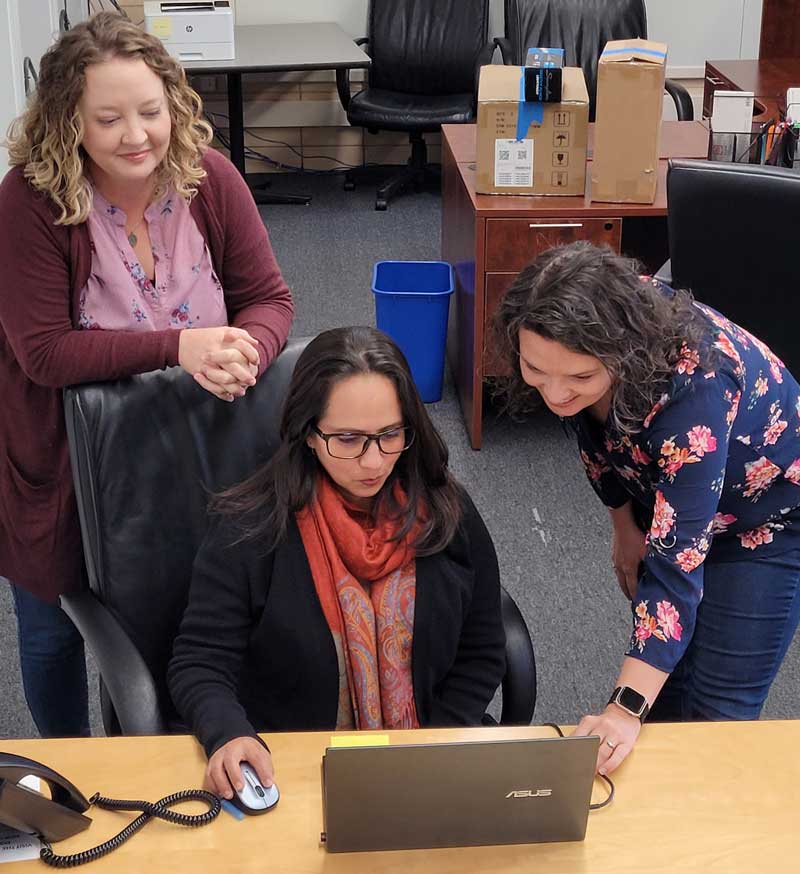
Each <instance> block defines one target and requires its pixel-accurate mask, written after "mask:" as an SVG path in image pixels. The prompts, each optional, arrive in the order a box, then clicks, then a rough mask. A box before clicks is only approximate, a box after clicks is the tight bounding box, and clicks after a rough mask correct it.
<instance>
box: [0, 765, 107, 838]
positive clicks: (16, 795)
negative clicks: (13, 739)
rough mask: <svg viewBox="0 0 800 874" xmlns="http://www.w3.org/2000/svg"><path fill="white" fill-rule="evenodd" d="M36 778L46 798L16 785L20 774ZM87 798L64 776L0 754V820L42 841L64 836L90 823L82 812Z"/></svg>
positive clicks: (87, 802) (86, 805)
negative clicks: (45, 789)
mask: <svg viewBox="0 0 800 874" xmlns="http://www.w3.org/2000/svg"><path fill="white" fill-rule="evenodd" d="M27 776H34V777H38V778H39V779H40V780H42V781H43V782H44V783H47V785H48V787H49V788H50V798H47V797H46V796H45V795H42V794H41V793H39V792H36V791H34V790H33V789H29V788H28V787H26V786H20V785H19V781H20V780H22V778H23V777H27ZM89 807H90V803H89V800H88V799H87V798H86V797H85V796H84V795H83V793H82V792H81V791H80V790H79V789H78V788H77V787H76V786H74V785H73V784H72V783H70V781H69V780H67V779H66V777H62V776H61V774H59V773H57V772H56V771H54V770H53V769H52V768H48V767H47V765H42V764H41V763H39V762H34V761H33V759H25V758H23V757H22V756H12V755H10V754H9V753H0V822H2V823H5V825H7V826H10V827H11V828H14V829H16V830H17V831H20V832H24V833H25V834H29V835H40V836H41V837H43V838H44V839H45V840H46V841H62V840H64V838H69V837H72V835H75V834H77V833H78V832H81V831H83V830H84V829H87V828H89V826H90V825H91V824H92V821H91V819H89V817H88V816H84V815H83V813H84V811H86V810H88V809H89Z"/></svg>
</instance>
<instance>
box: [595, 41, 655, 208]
mask: <svg viewBox="0 0 800 874" xmlns="http://www.w3.org/2000/svg"><path fill="white" fill-rule="evenodd" d="M666 65H667V47H666V45H664V43H657V42H650V41H649V40H646V39H626V40H611V41H610V42H608V43H606V47H605V49H604V51H603V54H602V55H601V56H600V60H599V61H598V64H597V117H596V123H595V128H594V155H593V161H592V200H602V201H607V202H612V203H652V202H653V201H654V200H655V199H656V186H657V184H658V151H659V141H660V138H661V112H662V108H663V105H664V76H665V71H666Z"/></svg>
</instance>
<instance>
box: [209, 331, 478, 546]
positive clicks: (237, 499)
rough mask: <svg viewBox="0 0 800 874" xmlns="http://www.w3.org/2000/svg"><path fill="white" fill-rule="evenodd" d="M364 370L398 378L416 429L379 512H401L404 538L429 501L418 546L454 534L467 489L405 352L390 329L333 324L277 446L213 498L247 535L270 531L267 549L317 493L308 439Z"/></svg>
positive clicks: (304, 358) (318, 341)
mask: <svg viewBox="0 0 800 874" xmlns="http://www.w3.org/2000/svg"><path fill="white" fill-rule="evenodd" d="M362 373H378V374H382V375H383V376H385V377H387V378H388V379H389V380H391V382H392V384H393V385H394V387H395V389H396V390H397V397H398V399H399V401H400V409H401V411H402V414H403V423H404V424H405V425H406V427H409V428H412V429H413V430H414V435H415V436H414V442H413V443H412V444H411V446H409V448H408V449H406V450H405V451H404V452H403V453H402V454H401V455H400V458H399V459H398V461H397V463H396V464H395V466H394V470H393V471H392V474H391V475H390V477H389V478H388V480H387V481H386V483H384V485H383V486H382V488H381V490H380V492H379V493H378V494H377V495H376V498H375V500H374V502H373V506H372V513H373V515H374V516H377V515H378V514H379V513H386V514H388V515H390V516H393V517H394V518H398V519H400V520H401V525H400V528H399V531H398V533H397V535H396V539H397V540H401V539H402V538H403V537H405V536H406V534H408V532H409V531H410V530H411V527H412V526H413V524H414V522H415V521H416V518H417V507H418V506H419V503H420V501H421V502H422V503H423V504H424V505H425V507H426V508H427V520H426V522H425V524H424V525H423V527H422V530H421V532H420V533H419V535H418V537H417V539H416V541H415V543H414V548H415V551H416V554H417V555H431V554H433V553H436V552H440V551H441V550H442V549H444V548H445V547H446V546H447V544H448V543H449V542H450V541H451V540H452V539H453V537H454V535H455V533H456V530H457V528H458V525H459V522H460V521H461V515H462V507H463V504H462V500H461V496H462V494H463V493H462V489H461V486H460V485H459V484H458V483H457V482H456V480H455V478H454V477H453V475H452V474H451V473H450V470H449V468H448V463H447V462H448V452H447V446H446V445H445V443H444V441H443V440H442V438H441V437H440V436H439V433H438V431H437V430H436V428H435V427H434V425H433V423H432V422H431V420H430V418H429V417H428V413H427V411H426V410H425V406H424V405H423V403H422V401H421V400H420V397H419V394H418V392H417V389H416V386H415V385H414V381H413V378H412V376H411V371H410V370H409V367H408V363H407V362H406V359H405V357H404V356H403V353H402V352H401V351H400V349H399V348H398V347H397V345H396V344H395V343H394V342H393V341H392V340H391V339H390V338H389V337H388V336H387V335H386V334H383V333H382V332H381V331H378V330H376V329H375V328H362V327H353V328H334V329H333V330H330V331H325V332H323V333H322V334H320V335H319V336H318V337H316V338H315V339H314V340H312V341H311V342H310V343H309V344H308V346H306V348H305V349H304V350H303V352H302V354H301V355H300V358H299V359H298V361H297V365H296V367H295V369H294V374H293V376H292V381H291V383H290V385H289V392H288V395H287V397H286V403H285V406H284V409H283V418H282V420H281V429H280V435H281V442H280V446H279V447H278V449H277V451H276V452H275V454H274V455H273V456H272V458H271V459H270V460H269V461H268V462H267V464H265V465H264V466H263V467H261V468H260V469H259V470H258V471H256V473H254V474H253V475H252V476H251V477H250V478H249V479H247V480H245V481H244V482H243V483H240V484H239V485H236V486H233V487H232V488H230V489H227V490H226V491H224V492H222V493H221V494H219V495H217V496H216V498H215V499H214V500H213V501H212V503H211V508H212V511H214V512H217V513H222V514H224V515H229V516H238V517H240V518H241V520H242V531H243V534H242V538H241V539H251V538H259V539H263V540H264V543H265V549H266V550H267V551H269V550H271V549H274V548H275V546H277V545H278V544H279V543H280V542H281V541H282V540H283V539H284V538H285V536H286V531H287V527H288V524H289V519H290V516H291V515H292V514H293V513H296V512H297V511H298V510H301V509H302V508H303V507H306V506H308V504H310V503H311V502H312V501H313V500H314V496H315V488H316V479H317V475H318V473H319V471H320V469H321V468H320V466H319V464H318V462H317V460H316V458H315V456H314V454H313V452H312V451H311V449H310V448H309V446H308V444H307V442H306V440H307V438H308V437H309V435H311V433H312V428H313V427H314V426H315V425H316V424H317V423H318V422H319V420H320V419H321V418H322V417H323V416H324V413H325V409H326V407H327V405H328V399H329V397H330V394H331V390H332V389H333V387H334V386H335V385H336V383H337V382H339V381H340V380H342V379H346V378H347V377H350V376H355V375H357V374H362ZM396 481H399V482H400V484H401V486H402V487H403V489H404V491H405V493H406V496H407V502H406V504H405V505H404V506H399V505H398V504H397V502H396V500H395V497H394V494H393V486H394V483H395V482H396Z"/></svg>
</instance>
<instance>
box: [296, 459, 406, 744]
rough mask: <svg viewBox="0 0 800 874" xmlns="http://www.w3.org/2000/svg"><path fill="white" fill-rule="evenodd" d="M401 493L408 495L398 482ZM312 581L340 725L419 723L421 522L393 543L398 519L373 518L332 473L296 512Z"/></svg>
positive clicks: (370, 726) (397, 493)
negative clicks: (414, 659) (333, 659)
mask: <svg viewBox="0 0 800 874" xmlns="http://www.w3.org/2000/svg"><path fill="white" fill-rule="evenodd" d="M394 494H395V497H396V498H397V499H398V501H399V502H400V503H401V505H402V502H403V500H404V498H405V495H404V494H403V492H402V490H401V489H400V487H399V485H397V484H396V485H395V492H394ZM296 518H297V524H298V527H299V528H300V536H301V537H302V540H303V546H304V547H305V552H306V555H307V556H308V562H309V565H310V566H311V575H312V577H313V579H314V587H315V588H316V590H317V596H318V597H319V600H320V603H321V605H322V610H323V612H324V614H325V619H326V620H327V622H328V626H329V627H330V630H331V634H332V635H333V640H334V644H335V646H336V655H337V660H338V663H339V704H338V710H337V714H336V728H337V729H352V728H356V729H375V728H418V727H419V722H418V720H417V709H416V705H415V703H414V687H413V681H412V674H411V646H412V641H413V633H414V602H415V597H416V581H417V580H416V562H415V558H414V551H413V549H412V547H411V543H412V542H413V540H414V538H415V537H416V535H417V534H418V533H419V525H418V524H417V525H415V526H414V528H413V529H412V530H411V531H410V532H409V533H408V535H406V537H405V538H404V539H403V540H401V541H394V542H393V541H391V537H392V536H393V535H394V534H396V532H397V530H398V527H399V523H398V522H397V520H395V519H386V518H384V519H378V520H377V521H375V520H373V519H372V518H371V516H370V514H369V513H368V512H367V511H365V510H362V509H359V508H358V507H356V506H354V505H353V504H352V503H350V502H348V501H347V500H346V499H345V498H344V497H343V496H342V494H341V493H340V492H339V491H338V490H337V489H336V487H335V486H334V485H333V483H332V482H331V481H330V480H329V479H328V477H327V476H320V477H319V478H318V480H317V496H316V499H315V500H314V501H313V502H312V503H311V504H310V505H309V506H308V507H305V508H304V509H303V510H301V511H300V512H299V513H297V517H296Z"/></svg>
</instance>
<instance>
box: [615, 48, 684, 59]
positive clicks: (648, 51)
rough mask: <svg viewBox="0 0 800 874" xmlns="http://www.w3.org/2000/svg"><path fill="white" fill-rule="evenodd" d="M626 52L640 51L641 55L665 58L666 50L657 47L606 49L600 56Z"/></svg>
mask: <svg viewBox="0 0 800 874" xmlns="http://www.w3.org/2000/svg"><path fill="white" fill-rule="evenodd" d="M626 52H640V53H641V54H643V55H653V57H655V58H666V56H667V53H666V52H660V51H659V50H658V49H632V48H627V49H606V50H605V51H604V52H603V54H602V55H600V57H601V58H602V57H603V55H624V54H625V53H626Z"/></svg>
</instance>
